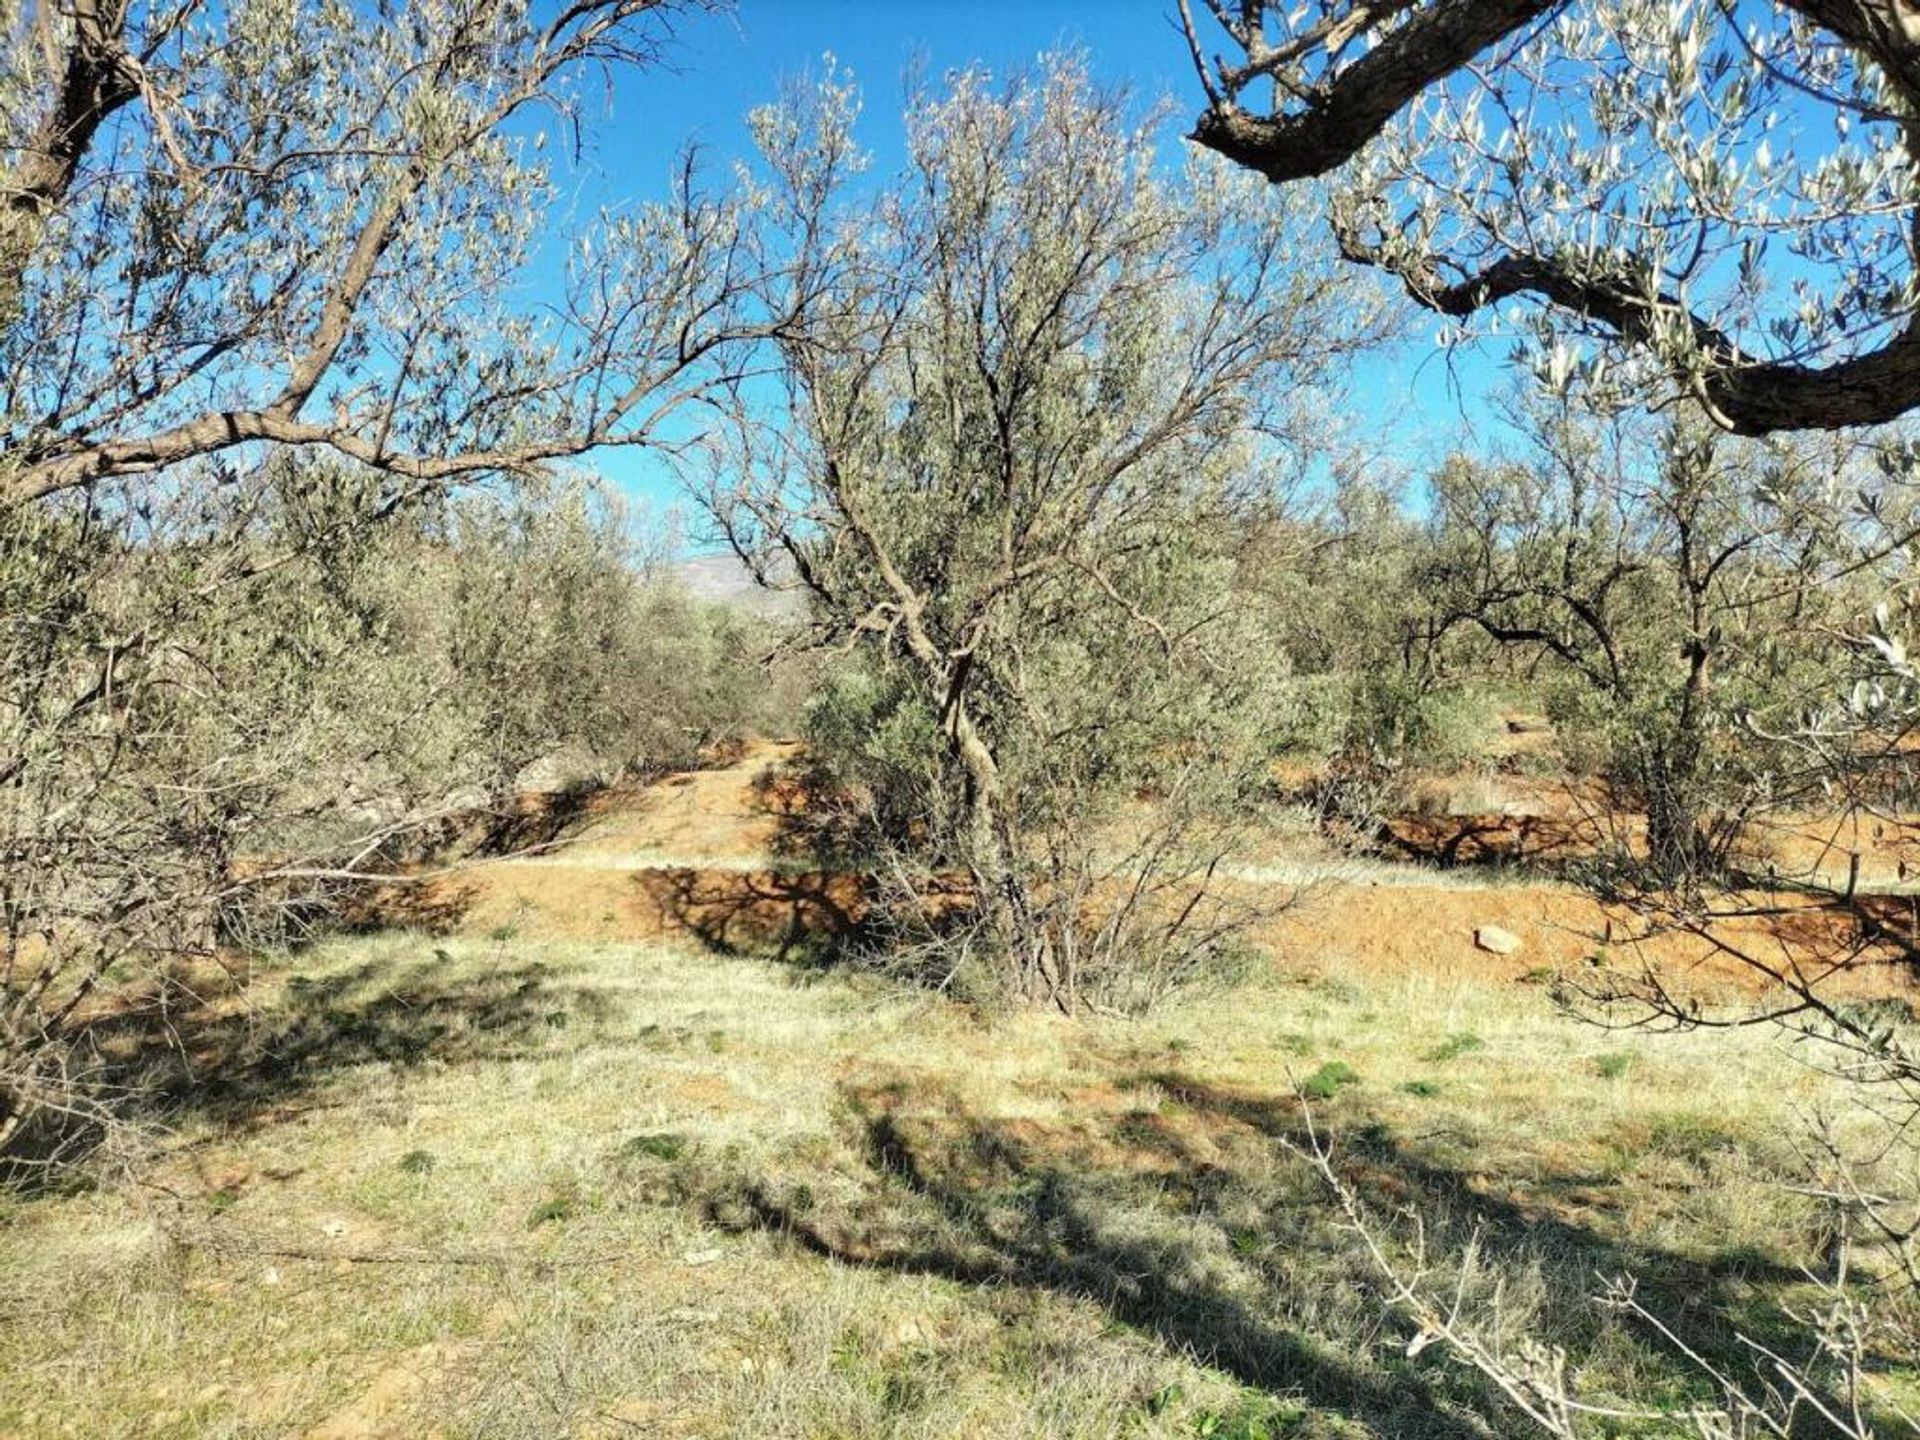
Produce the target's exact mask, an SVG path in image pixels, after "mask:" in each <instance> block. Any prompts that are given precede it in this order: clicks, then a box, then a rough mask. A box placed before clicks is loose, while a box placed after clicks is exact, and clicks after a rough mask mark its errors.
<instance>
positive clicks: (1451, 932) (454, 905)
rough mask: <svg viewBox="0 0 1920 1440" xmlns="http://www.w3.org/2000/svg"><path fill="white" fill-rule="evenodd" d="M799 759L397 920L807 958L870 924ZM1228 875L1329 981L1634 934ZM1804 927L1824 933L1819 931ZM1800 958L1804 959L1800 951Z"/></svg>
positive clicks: (714, 773) (1862, 983)
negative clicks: (814, 840)
mask: <svg viewBox="0 0 1920 1440" xmlns="http://www.w3.org/2000/svg"><path fill="white" fill-rule="evenodd" d="M799 753H800V748H799V746H797V745H795V744H793V743H790V742H759V743H756V744H753V745H750V746H748V747H747V748H746V749H745V750H744V751H743V752H742V753H741V754H739V755H738V756H737V757H735V758H733V759H732V760H731V761H729V762H728V763H726V764H723V765H718V766H715V767H714V768H711V769H707V770H700V771H694V772H690V773H686V774H680V775H674V776H669V777H667V778H666V779H664V780H661V781H658V782H656V783H653V784H650V785H647V786H644V787H637V788H632V789H624V790H618V791H614V792H610V793H608V794H606V795H604V796H601V797H598V798H597V799H596V800H595V802H594V803H593V804H592V805H591V806H590V807H589V808H588V811H587V812H586V815H585V817H584V818H583V819H582V820H581V821H580V822H577V823H576V825H575V826H574V827H573V829H572V831H571V832H570V833H569V834H568V835H566V836H565V837H564V838H563V840H562V842H561V843H560V845H559V846H558V847H557V848H555V849H552V850H549V851H546V852H544V853H542V854H539V855H535V856H529V857H526V858H521V859H513V860H506V861H493V862H487V863H485V864H481V865H477V866H475V867H473V868H472V869H470V870H468V871H466V872H463V873H461V874H459V875H458V876H456V877H455V878H453V879H451V880H449V881H446V882H444V883H441V884H439V885H436V886H434V887H431V888H430V889H429V890H428V891H427V893H424V894H423V893H422V892H421V889H420V887H415V888H413V889H411V890H409V891H408V892H406V893H405V895H403V896H400V897H397V899H398V900H399V901H401V902H402V903H399V904H397V905H396V907H395V908H396V912H397V913H395V914H394V915H393V917H392V918H394V919H396V920H399V921H403V922H406V921H412V922H416V923H427V924H434V925H439V926H442V927H444V928H456V929H459V930H461V931H464V932H466V933H477V934H483V935H494V936H497V937H499V938H502V939H505V938H508V937H510V936H512V935H517V934H521V933H528V934H539V935H565V936H568V937H572V938H579V939H594V940H605V941H618V940H623V939H633V938H642V937H656V936H675V935H692V936H694V937H697V938H699V939H701V940H703V941H705V942H706V943H707V944H709V945H711V946H714V947H716V948H720V949H726V950H734V949H752V950H769V949H770V950H773V951H776V952H781V953H786V952H792V951H795V950H799V949H801V948H803V947H806V946H808V945H809V944H812V943H816V942H817V941H818V940H819V939H820V938H821V937H822V936H823V935H831V934H833V933H837V932H841V931H844V930H845V929H847V928H848V927H849V926H851V925H853V924H855V923H857V921H858V917H859V915H860V914H861V912H862V910H863V908H864V896H863V886H862V883H861V880H860V877H858V876H857V875H851V874H844V873H823V872H821V871H818V870H814V869H810V868H809V865H808V861H807V859H806V857H805V854H804V851H803V850H802V849H801V847H799V846H797V845H794V844H792V843H791V840H790V837H791V834H792V831H793V828H794V822H795V820H796V818H798V817H800V816H802V815H804V812H805V809H806V804H807V797H806V795H805V792H804V790H803V789H802V787H801V786H800V785H799V784H798V782H797V780H796V778H795V776H794V774H793V768H794V766H793V762H794V761H795V759H796V758H797V757H798V755H799ZM1229 875H1230V878H1231V879H1232V880H1233V881H1234V882H1236V883H1239V884H1244V885H1247V886H1249V887H1254V888H1256V889H1259V890H1263V891H1271V892H1274V893H1273V894H1272V895H1271V896H1270V897H1269V898H1271V899H1273V900H1274V901H1275V902H1276V908H1279V906H1280V904H1282V903H1284V902H1286V901H1289V900H1294V901H1296V902H1297V903H1294V904H1292V905H1291V908H1287V909H1286V910H1285V912H1284V913H1282V914H1280V915H1279V917H1278V918H1277V919H1275V920H1273V921H1272V922H1270V923H1269V924H1268V925H1267V926H1265V927H1264V929H1263V931H1262V936H1261V938H1262V939H1263V940H1264V941H1265V942H1266V943H1267V944H1268V945H1269V946H1270V947H1271V948H1272V950H1273V951H1274V953H1275V954H1276V956H1278V957H1279V958H1280V959H1281V961H1282V963H1287V964H1295V965H1300V966H1303V967H1305V968H1309V969H1317V970H1323V971H1329V972H1332V971H1341V970H1354V971H1385V972H1398V973H1408V972H1420V973H1427V974H1438V975H1473V976H1480V977H1483V978H1490V979H1497V980H1505V981H1536V980H1539V979H1542V978H1544V976H1545V975H1546V973H1547V972H1549V971H1552V970H1555V969H1563V968H1567V967H1577V966H1579V965H1581V964H1583V963H1586V962H1591V961H1593V960H1595V959H1600V958H1604V959H1609V960H1618V959H1620V958H1622V957H1621V956H1620V955H1619V954H1616V953H1614V952H1615V951H1616V950H1619V949H1621V948H1623V946H1624V941H1625V937H1626V935H1627V933H1628V932H1627V927H1626V926H1625V925H1624V923H1623V922H1622V921H1621V919H1620V918H1619V917H1610V916H1609V915H1608V914H1607V913H1606V912H1605V911H1604V910H1603V909H1602V908H1601V907H1600V906H1599V905H1598V904H1597V903H1596V902H1595V901H1594V900H1593V899H1592V898H1591V897H1590V896H1589V895H1587V894H1586V893H1585V892H1583V891H1581V890H1578V889H1575V888H1573V887H1570V886H1564V885H1556V884H1551V883H1545V882H1541V881H1530V880H1526V879H1516V878H1515V877H1514V875H1513V872H1511V871H1506V872H1502V871H1500V870H1497V869H1490V868H1485V867H1474V866H1462V867H1459V868H1457V869H1440V868H1437V867H1434V866H1431V865H1423V864H1417V863H1399V862H1392V861H1383V860H1372V859H1352V858H1346V857H1341V856H1338V855H1333V854H1328V855H1325V856H1314V855H1311V854H1307V855H1303V856H1300V857H1297V858H1284V859H1269V860H1265V861H1263V862H1261V863H1249V864H1244V865H1239V866H1235V867H1234V868H1233V869H1232V870H1231V871H1230V872H1229ZM1899 903H1900V904H1903V905H1904V904H1906V903H1907V902H1905V901H1901V902H1899ZM409 906H410V907H413V910H414V913H408V907H409ZM1915 908H1916V915H1915V917H1914V918H1915V920H1916V923H1920V905H1917V906H1916V907H1915ZM1806 914H1807V916H1813V914H1814V912H1811V911H1808V912H1806ZM1790 918H1791V917H1790ZM1817 918H1819V919H1821V920H1822V921H1824V920H1825V919H1827V918H1828V917H1824V916H1822V917H1817ZM1793 923H1794V924H1797V925H1799V926H1801V932H1800V933H1801V934H1803V935H1805V934H1809V933H1810V932H1807V931H1806V930H1805V925H1806V923H1807V920H1806V919H1805V918H1798V919H1794V921H1793ZM1486 926H1497V927H1499V928H1500V929H1502V930H1506V931H1508V932H1510V933H1511V934H1512V935H1514V936H1516V937H1517V938H1518V939H1519V941H1520V948H1519V949H1518V950H1516V951H1514V952H1513V953H1511V954H1505V955H1497V954H1493V953H1490V952H1489V951H1488V950H1486V949H1484V948H1482V947H1481V946H1480V945H1479V944H1478V943H1477V941H1476V933H1477V932H1478V931H1479V930H1480V929H1481V928H1482V927H1486ZM1731 933H1733V934H1734V935H1735V936H1736V938H1739V939H1741V940H1742V941H1744V942H1746V943H1749V944H1752V945H1754V946H1757V947H1760V948H1762V949H1764V950H1765V951H1766V952H1767V953H1768V954H1769V955H1775V954H1778V953H1780V946H1781V944H1782V943H1783V941H1782V935H1783V933H1786V932H1785V931H1784V930H1783V925H1782V923H1781V922H1780V921H1778V920H1771V921H1768V922H1765V923H1756V924H1754V925H1749V926H1747V927H1746V928H1745V929H1744V930H1741V929H1739V928H1736V929H1735V930H1734V931H1733V932H1731ZM1785 943H1789V944H1791V943H1794V942H1793V940H1792V937H1791V935H1789V936H1788V939H1787V941H1786V942H1785ZM1651 953H1654V955H1655V958H1657V959H1658V960H1659V962H1660V963H1661V965H1662V966H1663V968H1666V969H1668V970H1670V971H1678V972H1693V973H1695V974H1697V975H1702V976H1706V977H1713V976H1716V975H1718V976H1722V977H1724V976H1725V975H1728V974H1731V973H1732V971H1733V968H1734V967H1732V966H1731V965H1730V964H1729V963H1727V962H1726V961H1725V960H1724V959H1721V958H1718V957H1716V956H1715V955H1714V954H1713V953H1712V949H1711V947H1710V946H1708V945H1707V944H1705V943H1704V942H1701V941H1698V940H1693V939H1691V938H1689V937H1682V936H1665V937H1662V938H1661V940H1660V941H1659V942H1658V944H1657V946H1656V947H1654V951H1653V952H1651ZM1858 988H1861V989H1863V990H1866V991H1868V992H1871V993H1884V992H1886V991H1889V990H1895V991H1900V992H1902V993H1907V992H1909V991H1911V990H1912V989H1913V978H1912V975H1911V967H1910V966H1908V965H1906V964H1904V963H1902V964H1898V965H1894V964H1888V965H1881V966H1875V967H1870V968H1869V969H1868V970H1867V971H1865V972H1863V973H1862V974H1861V975H1860V976H1859V977H1858Z"/></svg>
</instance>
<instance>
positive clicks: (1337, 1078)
mask: <svg viewBox="0 0 1920 1440" xmlns="http://www.w3.org/2000/svg"><path fill="white" fill-rule="evenodd" d="M1359 1083H1360V1075H1359V1072H1358V1071H1356V1070H1355V1069H1354V1068H1353V1067H1352V1066H1351V1065H1349V1064H1347V1062H1346V1061H1344V1060H1329V1061H1327V1063H1326V1064H1324V1065H1322V1066H1321V1067H1320V1068H1319V1069H1318V1070H1316V1071H1314V1072H1313V1074H1311V1075H1309V1076H1308V1077H1307V1078H1306V1080H1305V1081H1304V1082H1303V1083H1302V1084H1301V1086H1300V1093H1301V1094H1302V1095H1304V1096H1306V1097H1307V1099H1309V1100H1331V1099H1333V1097H1334V1096H1336V1095H1338V1094H1339V1093H1340V1092H1341V1091H1342V1090H1344V1089H1346V1088H1347V1087H1348V1086H1349V1085H1358V1084H1359Z"/></svg>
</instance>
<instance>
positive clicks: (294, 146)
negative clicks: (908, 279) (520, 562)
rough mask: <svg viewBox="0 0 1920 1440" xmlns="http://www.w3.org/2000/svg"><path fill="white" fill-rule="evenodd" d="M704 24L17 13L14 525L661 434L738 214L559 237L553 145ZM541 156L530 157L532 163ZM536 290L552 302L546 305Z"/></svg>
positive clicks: (85, 0) (571, 13)
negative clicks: (579, 115) (103, 490)
mask: <svg viewBox="0 0 1920 1440" xmlns="http://www.w3.org/2000/svg"><path fill="white" fill-rule="evenodd" d="M692 8H696V6H695V5H694V4H693V3H692V0H571V3H546V0H364V3H362V0H235V3H232V4H225V5H218V6H208V5H203V4H201V3H199V0H60V3H50V0H29V3H28V4H26V6H25V8H24V11H20V10H15V11H14V12H13V17H12V22H11V23H10V24H7V25H5V27H4V28H0V501H7V502H13V503H19V502H22V501H25V502H32V501H36V500H42V499H45V498H46V497H49V496H52V495H56V494H60V493H65V492H72V491H74V490H84V489H87V488H89V487H92V486H95V485H98V484H100V483H102V482H105V481H110V480H113V479H115V478H117V477H126V476H145V475H155V474H157V473H158V472H161V471H165V470H167V469H168V468H169V467H175V466H179V465H181V464H182V463H183V462H193V461H204V460H205V459H207V457H211V456H216V455H219V454H221V453H222V452H227V451H231V450H233V449H234V448H235V447H238V446H245V445H248V444H250V443H254V442H265V443H269V444H281V445H292V446H307V447H319V448H323V449H326V450H330V451H332V452H336V453H338V454H339V455H342V456H344V457H346V458H348V459H349V460H352V461H354V462H357V463H359V464H361V465H364V466H369V467H372V468H373V469H375V470H377V471H380V472H382V473H385V474H387V475H390V476H394V477H397V478H398V479H399V481H400V482H401V483H402V485H403V486H404V485H409V484H410V485H414V486H419V485H430V484H433V483H437V482H443V481H446V480H449V479H453V478H457V477H461V476H469V475H474V474H476V473H484V472H489V471H494V472H521V471H526V470H528V469H530V468H532V467H535V466H538V465H540V464H542V463H544V462H549V461H553V460H556V459H560V458H563V457H567V456H574V455H579V454H582V453H584V452H586V451H588V450H590V449H593V448H595V447H598V446H602V445H618V444H636V443H647V442H657V441H660V440H662V439H663V438H664V436H665V433H666V430H667V428H668V427H669V423H670V422H669V417H670V416H672V415H674V414H675V413H676V412H677V411H678V410H680V409H681V408H682V407H683V405H684V404H685V402H686V400H687V399H688V398H689V396H690V394H691V393H692V392H693V391H694V390H695V389H697V385H698V382H697V380H696V379H695V376H696V374H697V373H698V372H699V371H700V370H701V369H702V367H703V366H704V365H706V363H707V362H709V361H710V360H712V359H713V358H714V357H715V355H716V354H717V353H719V352H720V351H723V350H724V347H725V343H726V341H727V340H728V339H729V338H730V337H731V336H733V335H734V334H735V333H736V327H737V325H738V322H739V315H738V313H737V310H736V307H735V304H734V300H735V298H736V296H737V294H738V283H739V280H740V236H739V229H738V226H737V224H736V219H737V213H738V212H737V209H736V208H735V207H734V206H732V205H731V204H729V203H725V202H721V201H717V200H709V199H706V198H704V197H703V196H701V195H700V194H698V193H696V186H695V184H694V180H693V176H692V175H691V173H690V171H689V172H687V173H683V174H682V176H681V183H680V185H679V186H678V187H677V189H676V192H675V193H674V194H673V195H672V197H671V198H670V199H668V200H666V201H665V202H663V203H660V204H657V205H652V206H646V207H639V208H636V209H635V210H633V211H631V212H628V213H626V214H625V215H623V216H622V217H621V218H620V219H618V220H617V221H608V222H606V223H603V224H600V225H598V226H594V227H590V228H585V229H582V230H581V231H579V232H578V233H577V234H573V235H570V236H566V237H565V238H567V239H569V240H571V242H572V245H571V252H570V254H569V255H568V256H567V257H566V260H565V261H564V269H565V283H564V286H563V287H562V288H563V289H564V294H563V296H562V297H561V298H560V299H558V300H557V301H556V302H555V303H553V304H552V305H550V306H548V305H543V306H536V305H534V304H533V303H531V301H530V300H528V299H526V298H524V295H523V294H521V293H517V291H518V289H519V287H518V286H517V282H518V280H519V278H520V277H521V276H522V275H523V274H525V273H526V272H527V269H528V267H529V265H530V264H532V263H533V262H535V261H536V260H538V261H541V262H542V263H546V261H547V260H548V259H549V258H550V257H549V256H545V255H542V254H541V252H540V251H539V250H538V248H537V246H538V245H540V244H546V245H554V244H555V243H556V242H555V240H554V238H553V236H554V234H555V233H556V232H553V231H551V230H548V229H547V228H546V226H545V222H546V220H547V213H546V212H547V201H548V199H549V198H550V196H551V193H552V190H553V184H554V182H553V178H552V176H551V174H550V173H549V168H548V165H547V161H548V159H549V157H550V156H551V155H552V154H554V153H557V152H558V151H559V150H560V148H561V147H560V146H555V147H553V148H552V149H551V150H549V148H548V146H547V143H546V140H547V132H548V131H550V130H553V131H556V132H557V133H558V134H559V135H561V136H563V137H565V138H566V139H568V140H576V139H577V133H576V131H575V129H574V121H575V118H576V111H577V109H578V101H579V99H580V96H581V93H582V91H583V89H584V87H585V85H586V83H587V82H588V81H590V80H593V79H595V78H596V76H597V72H599V71H601V70H603V69H605V68H607V67H613V66H618V65H623V64H633V63H639V62H645V61H648V60H650V59H651V58H653V57H654V56H655V55H656V54H657V52H658V51H659V49H660V47H661V45H662V44H663V43H664V41H665V40H666V39H667V38H668V31H669V28H670V25H671V22H672V21H673V19H674V18H675V17H676V16H677V15H678V14H680V13H682V12H684V11H687V10H689V9H692ZM543 152H544V153H543ZM545 288H547V287H543V290H544V289H545Z"/></svg>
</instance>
